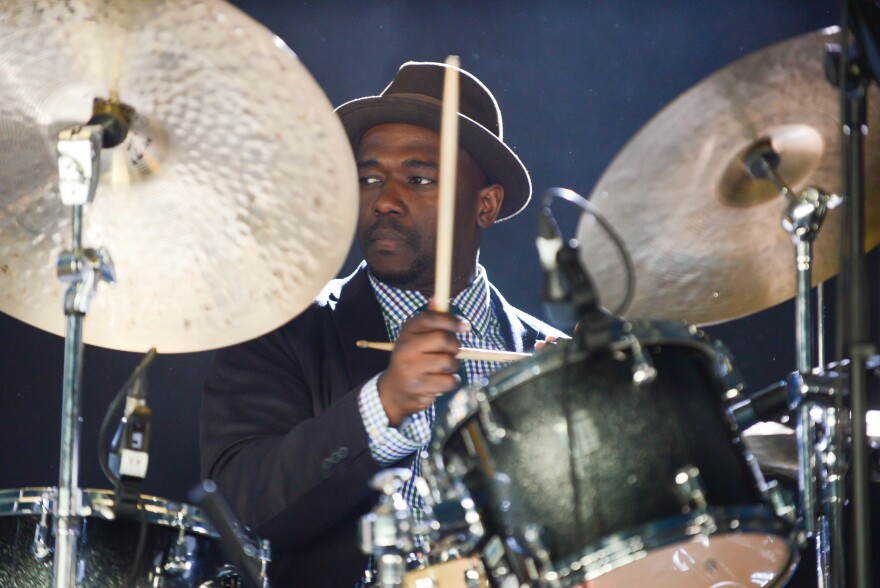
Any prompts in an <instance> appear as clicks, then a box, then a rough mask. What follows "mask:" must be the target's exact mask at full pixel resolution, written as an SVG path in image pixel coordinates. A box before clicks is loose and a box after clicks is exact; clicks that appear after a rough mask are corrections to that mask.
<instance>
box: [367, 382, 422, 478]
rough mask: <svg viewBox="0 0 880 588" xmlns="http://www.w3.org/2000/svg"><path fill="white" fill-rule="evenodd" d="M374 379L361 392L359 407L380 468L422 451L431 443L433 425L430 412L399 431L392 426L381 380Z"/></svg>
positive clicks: (410, 419)
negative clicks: (380, 397) (381, 389)
mask: <svg viewBox="0 0 880 588" xmlns="http://www.w3.org/2000/svg"><path fill="white" fill-rule="evenodd" d="M380 375H381V373H380V374H378V375H376V376H374V377H373V378H370V379H369V380H368V381H367V383H366V384H364V385H363V387H362V388H361V391H360V394H359V396H358V407H359V408H360V411H361V418H362V419H363V421H364V428H365V429H366V430H367V438H368V443H369V447H370V454H371V455H372V456H373V459H375V460H376V461H377V462H378V463H379V464H380V465H383V466H387V465H391V464H393V463H395V462H397V461H400V460H401V459H403V458H404V457H406V456H408V455H411V454H413V453H415V452H416V451H418V450H419V448H420V447H422V446H423V445H424V444H426V443H427V442H428V441H430V440H431V423H430V420H429V418H428V414H427V411H424V410H423V411H421V412H418V413H416V414H414V415H410V416H408V417H407V418H405V419H404V420H403V422H402V423H400V426H398V427H392V426H390V423H389V422H388V415H387V414H385V407H383V406H382V401H381V400H380V399H379V376H380Z"/></svg>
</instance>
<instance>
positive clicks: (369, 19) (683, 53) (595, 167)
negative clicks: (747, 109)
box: [0, 0, 839, 500]
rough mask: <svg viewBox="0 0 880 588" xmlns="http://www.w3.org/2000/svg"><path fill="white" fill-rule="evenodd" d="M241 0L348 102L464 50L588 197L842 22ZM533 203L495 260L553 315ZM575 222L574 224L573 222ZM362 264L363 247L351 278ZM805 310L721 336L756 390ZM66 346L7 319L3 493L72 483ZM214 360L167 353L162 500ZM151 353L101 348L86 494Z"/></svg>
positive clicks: (490, 242)
mask: <svg viewBox="0 0 880 588" xmlns="http://www.w3.org/2000/svg"><path fill="white" fill-rule="evenodd" d="M236 4H237V5H238V6H239V7H240V8H241V9H242V10H244V11H245V12H246V13H248V14H249V15H250V16H252V17H253V18H255V19H256V20H258V21H260V22H261V23H263V24H264V25H266V26H267V27H268V28H269V29H271V30H272V31H273V32H274V33H276V34H277V35H279V36H280V37H281V38H282V39H284V41H285V42H287V44H288V45H289V46H290V47H291V48H292V49H293V50H294V51H295V52H296V53H297V54H298V56H299V58H300V59H301V60H302V61H303V63H304V64H305V65H306V67H307V68H308V69H309V70H310V71H311V73H312V75H313V76H314V77H315V78H316V80H317V82H318V84H319V85H320V86H321V87H322V88H323V89H324V91H325V92H326V93H327V95H328V97H329V99H330V101H331V102H332V103H333V104H340V103H342V102H344V101H347V100H350V99H352V98H356V97H360V96H364V95H372V94H376V93H378V92H379V91H380V90H381V89H382V88H383V87H384V86H385V85H386V84H387V83H388V82H389V81H390V80H391V78H392V77H393V75H394V73H395V72H396V71H397V68H398V67H399V65H400V64H401V63H402V62H404V61H406V60H410V59H415V60H431V61H442V60H443V59H444V57H445V56H446V55H447V54H453V53H454V54H458V55H460V56H461V60H462V65H463V67H464V68H465V69H468V70H469V71H471V72H472V73H474V74H475V75H477V76H478V77H479V78H480V79H481V80H482V81H483V82H484V83H485V84H486V85H487V86H488V87H489V88H490V89H491V90H492V91H493V92H494V94H495V96H496V98H497V100H498V102H499V104H500V106H501V108H502V112H503V114H504V130H505V138H506V140H507V142H508V144H510V145H511V146H513V148H514V149H515V150H516V152H517V153H518V155H519V156H520V157H521V158H522V160H523V161H524V163H525V164H526V166H527V167H528V168H529V170H530V172H531V174H532V180H533V184H534V187H535V191H536V192H537V193H540V192H541V191H542V190H543V189H545V188H547V187H550V186H566V187H569V188H572V189H574V190H576V191H578V192H580V193H582V194H583V195H588V194H589V193H590V191H591V189H592V187H593V185H594V184H595V183H596V181H597V180H598V178H599V176H600V175H601V173H602V172H603V170H604V169H605V168H606V167H607V166H608V165H609V163H610V162H611V160H612V159H613V158H614V156H615V155H616V154H617V153H618V151H619V150H620V149H621V148H622V147H623V146H624V144H625V143H626V142H627V141H628V140H629V139H630V138H631V137H632V136H633V135H634V134H635V133H636V132H637V131H638V130H639V129H640V128H641V127H642V126H643V125H645V124H646V123H647V122H648V120H649V119H650V118H651V116H652V115H654V114H655V113H657V112H658V111H659V110H660V109H661V108H662V107H663V106H665V105H667V104H668V103H670V102H671V101H673V100H674V99H675V98H676V96H678V95H679V94H681V93H682V92H684V91H685V90H687V89H688V88H691V87H692V86H694V85H695V84H697V83H698V82H699V81H700V80H702V79H703V78H705V77H706V76H708V75H709V74H711V73H713V72H715V71H717V70H719V69H721V68H723V67H725V66H727V65H729V64H730V63H732V62H733V61H735V60H736V59H738V58H740V57H743V56H745V55H748V54H749V53H752V52H754V51H756V50H758V49H761V48H763V47H766V46H768V45H771V44H774V43H776V42H779V41H783V40H785V39H787V38H790V37H793V36H796V35H799V34H802V33H806V32H810V31H815V30H817V29H820V28H823V27H826V26H829V25H833V24H836V22H837V21H838V19H839V14H838V12H839V5H838V4H839V3H837V2H829V1H828V0H733V1H726V2H721V1H703V0H694V1H687V0H674V1H669V2H646V1H641V0H614V1H611V0H606V1H604V2H602V1H574V0H571V1H557V2H525V1H522V2H486V1H482V2H473V1H470V2H465V1H462V2H442V3H441V2H435V3H428V2H402V1H383V2H364V1H361V0H357V1H355V0H351V1H344V2H343V1H326V2H270V1H258V0H253V1H245V0H240V1H238V2H236ZM815 83H816V84H824V83H825V81H824V80H821V79H817V80H815ZM0 189H2V187H0ZM283 189H284V188H283V187H279V190H283ZM535 212H536V207H535V205H534V202H533V203H532V206H530V207H529V208H528V209H527V210H526V211H525V212H524V213H523V214H520V215H519V216H518V217H516V218H515V219H513V220H510V221H507V222H504V223H502V224H500V225H498V226H496V227H493V228H492V229H490V230H489V231H487V232H486V234H485V238H484V246H483V249H482V258H481V259H482V263H483V264H484V265H485V266H486V267H487V269H488V271H489V275H490V277H491V279H492V280H493V282H494V283H495V284H496V285H497V286H498V287H499V288H500V289H501V291H502V292H504V293H505V295H506V296H507V297H508V298H509V299H510V300H511V301H512V302H514V303H515V304H516V305H518V306H520V307H521V308H523V309H524V310H526V311H529V312H531V313H533V314H537V315H541V313H542V310H541V303H540V271H539V265H538V261H537V256H536V254H535V251H534V246H533V239H534V227H535V218H536V217H535ZM567 216H570V217H573V216H574V215H567ZM563 226H564V228H565V230H566V231H568V232H569V234H572V232H573V231H574V221H573V220H571V218H570V219H569V220H567V221H565V222H563ZM670 229H672V230H674V227H670ZM358 258H359V255H358V253H357V252H356V251H353V252H352V254H351V256H350V257H349V262H348V263H347V265H346V271H347V270H349V269H350V268H351V267H353V264H354V263H356V261H357V259H358ZM792 271H794V270H793V269H792ZM99 295H102V296H107V295H112V292H109V291H107V290H103V291H102V292H101V293H100V294H99ZM169 295H172V296H173V292H169ZM59 308H60V301H59ZM59 312H60V310H59ZM793 312H794V311H793V306H792V305H791V303H790V302H789V303H785V304H782V305H780V306H778V307H775V308H771V309H767V310H763V311H761V312H758V313H756V314H753V315H752V316H749V317H747V318H744V319H740V320H737V321H732V322H729V323H726V324H723V325H719V326H716V327H712V328H710V329H709V331H710V333H712V334H713V335H715V336H717V337H719V338H721V339H722V340H723V341H724V342H725V343H726V344H727V345H728V346H729V347H730V348H731V350H732V351H733V354H734V356H735V358H736V363H737V365H738V367H739V368H740V370H741V372H742V373H743V374H744V376H745V378H746V380H747V382H748V383H749V384H750V388H751V389H756V388H761V387H763V386H764V385H766V384H769V383H770V382H772V381H775V380H778V379H780V378H782V377H784V376H785V375H786V373H787V372H789V371H791V370H793V368H794V352H793V347H794V334H793ZM85 328H86V329H88V322H86V326H85ZM62 348H63V341H62V339H61V338H59V337H56V336H54V335H49V334H46V333H44V332H41V331H38V330H36V329H34V328H32V327H29V326H27V325H24V324H22V323H20V322H18V321H16V320H14V319H11V318H9V317H7V316H5V315H0V447H2V451H0V488H13V487H21V486H35V485H56V484H57V482H58V480H57V475H58V465H57V462H58V453H59V450H58V445H59V431H60V403H61V371H62ZM211 357H212V354H211V353H210V352H205V353H195V354H187V355H177V356H162V357H159V358H158V359H157V360H156V361H155V362H154V364H153V367H152V368H151V372H150V379H151V398H152V400H151V405H152V408H153V411H154V435H153V451H152V457H151V463H150V471H149V475H148V477H147V479H146V481H145V483H144V490H145V491H147V492H149V493H153V494H156V495H158V496H162V497H164V498H167V499H172V500H185V498H186V492H187V490H188V489H189V488H190V487H191V486H193V485H194V484H195V483H196V482H197V481H198V448H197V439H198V437H197V435H198V431H197V426H198V411H199V394H200V389H201V385H202V382H203V380H204V377H205V374H206V371H207V369H208V367H209V365H210V362H211ZM138 359H139V356H137V355H135V354H130V353H122V352H116V351H110V350H104V349H98V348H91V347H88V348H87V349H86V353H85V363H84V369H85V372H84V387H83V394H84V407H83V412H82V415H83V419H84V420H83V433H82V451H81V475H80V481H81V486H84V487H99V488H106V487H108V486H109V484H108V482H107V481H106V480H105V479H104V478H103V476H102V474H101V473H100V469H99V468H98V465H97V460H96V457H95V456H96V438H97V430H98V426H99V424H100V421H101V418H102V416H103V414H104V411H105V410H106V407H107V405H108V403H109V402H110V400H111V398H112V397H113V395H114V393H115V392H116V390H117V389H118V387H119V386H121V385H122V383H123V381H124V380H125V378H126V377H127V375H128V374H129V372H130V371H131V370H132V369H133V368H134V366H135V365H136V364H137V362H138ZM645 442H646V443H650V439H645Z"/></svg>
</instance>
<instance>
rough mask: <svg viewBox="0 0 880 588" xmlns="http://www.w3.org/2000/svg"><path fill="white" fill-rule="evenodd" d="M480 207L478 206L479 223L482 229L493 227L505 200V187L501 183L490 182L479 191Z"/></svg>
mask: <svg viewBox="0 0 880 588" xmlns="http://www.w3.org/2000/svg"><path fill="white" fill-rule="evenodd" d="M477 200H478V201H479V207H478V208H477V223H478V224H479V225H480V228H481V229H486V228H489V227H491V226H492V225H493V224H494V223H495V219H497V218H498V213H499V212H500V211H501V203H502V202H503V201H504V188H503V187H502V186H501V184H489V185H488V186H486V187H485V188H483V189H481V190H480V191H479V192H478V193H477Z"/></svg>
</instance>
